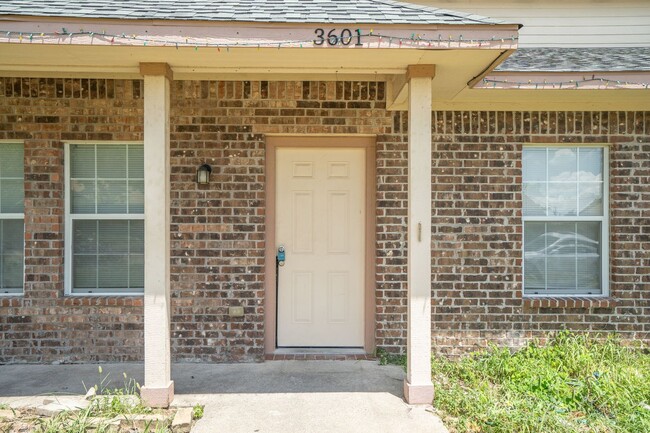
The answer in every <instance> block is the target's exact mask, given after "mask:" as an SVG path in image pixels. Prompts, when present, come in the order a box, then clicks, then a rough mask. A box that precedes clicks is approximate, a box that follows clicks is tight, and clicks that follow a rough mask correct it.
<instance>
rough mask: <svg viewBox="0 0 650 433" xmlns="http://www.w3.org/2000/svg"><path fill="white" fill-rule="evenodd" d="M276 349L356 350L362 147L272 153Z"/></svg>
mask: <svg viewBox="0 0 650 433" xmlns="http://www.w3.org/2000/svg"><path fill="white" fill-rule="evenodd" d="M276 161H277V164H276V179H277V184H276V209H277V210H276V227H275V230H276V243H277V245H276V248H277V247H279V246H280V245H283V246H284V248H285V251H286V261H285V264H284V266H281V267H279V270H278V318H277V322H278V337H277V344H278V347H362V346H363V343H364V341H363V317H364V311H363V308H364V306H363V304H364V302H363V288H364V281H365V275H364V269H365V264H364V260H365V253H364V251H365V249H364V245H365V220H366V215H365V182H366V179H365V177H366V176H365V173H366V168H365V150H364V149H358V148H282V147H280V148H278V149H277V154H276Z"/></svg>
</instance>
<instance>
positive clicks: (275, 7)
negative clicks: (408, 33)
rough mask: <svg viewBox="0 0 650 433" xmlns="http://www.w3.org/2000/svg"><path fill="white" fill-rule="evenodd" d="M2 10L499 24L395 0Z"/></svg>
mask: <svg viewBox="0 0 650 433" xmlns="http://www.w3.org/2000/svg"><path fill="white" fill-rule="evenodd" d="M1 15H30V16H49V17H79V18H118V19H162V20H207V21H257V22H277V23H287V22H288V23H359V24H362V23H367V24H500V23H501V21H497V20H492V19H490V18H486V17H482V16H480V15H474V14H471V13H465V12H455V11H449V10H446V9H439V8H434V7H427V6H420V5H414V4H410V3H403V2H399V1H393V0H239V1H235V0H226V1H218V0H2V1H1V2H0V16H1Z"/></svg>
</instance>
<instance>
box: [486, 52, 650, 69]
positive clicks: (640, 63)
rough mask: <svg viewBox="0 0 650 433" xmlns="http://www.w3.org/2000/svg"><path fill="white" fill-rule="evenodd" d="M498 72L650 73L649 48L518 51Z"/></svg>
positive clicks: (499, 67)
mask: <svg viewBox="0 0 650 433" xmlns="http://www.w3.org/2000/svg"><path fill="white" fill-rule="evenodd" d="M495 70H496V71H499V72H534V71H547V72H591V71H650V47H639V48H519V49H518V50H517V51H516V52H515V53H514V54H512V55H511V56H510V57H508V58H507V59H506V60H505V62H503V63H502V64H501V65H499V66H498V67H497V68H496V69H495Z"/></svg>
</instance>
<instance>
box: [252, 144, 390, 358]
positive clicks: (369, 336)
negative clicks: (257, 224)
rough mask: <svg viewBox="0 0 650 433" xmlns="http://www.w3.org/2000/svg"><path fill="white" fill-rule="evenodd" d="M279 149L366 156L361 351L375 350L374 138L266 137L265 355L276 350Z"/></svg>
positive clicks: (375, 181) (375, 180) (370, 351)
mask: <svg viewBox="0 0 650 433" xmlns="http://www.w3.org/2000/svg"><path fill="white" fill-rule="evenodd" d="M278 147H321V148H327V147H346V148H362V149H365V153H366V191H365V193H366V194H365V195H366V221H365V231H366V242H365V243H366V245H365V259H364V263H365V275H366V278H365V287H364V304H365V309H364V344H363V347H364V350H365V351H366V353H373V352H374V350H375V284H376V273H375V245H376V242H375V239H376V234H375V228H376V224H375V203H376V183H377V179H376V175H375V172H376V136H374V135H338V134H331V135H281V134H278V135H275V134H273V135H271V134H269V135H267V136H266V167H265V168H266V183H265V185H266V190H265V193H266V194H265V197H266V213H265V227H266V241H265V262H264V263H265V272H264V275H265V282H264V290H265V298H264V300H265V302H264V307H265V308H264V313H265V314H264V326H265V335H264V352H265V353H266V354H273V353H274V352H275V350H276V347H277V339H276V335H277V293H276V284H275V282H276V271H275V256H276V245H275V244H276V242H275V213H276V212H275V201H276V197H275V192H276V191H275V190H276V176H275V170H276V149H277V148H278Z"/></svg>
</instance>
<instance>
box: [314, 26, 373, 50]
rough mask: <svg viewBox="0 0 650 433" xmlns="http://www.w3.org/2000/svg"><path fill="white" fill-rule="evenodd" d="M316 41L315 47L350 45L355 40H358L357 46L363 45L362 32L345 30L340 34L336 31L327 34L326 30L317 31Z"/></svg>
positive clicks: (332, 30)
mask: <svg viewBox="0 0 650 433" xmlns="http://www.w3.org/2000/svg"><path fill="white" fill-rule="evenodd" d="M314 33H315V34H316V39H315V40H314V45H323V44H325V43H327V45H350V43H351V42H352V41H353V40H356V43H355V44H354V45H355V46H359V45H363V44H362V43H361V30H356V31H354V32H353V31H352V30H350V29H343V30H341V32H340V33H339V32H338V31H337V30H336V29H331V30H330V31H329V32H327V33H325V29H316V30H315V31H314Z"/></svg>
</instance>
